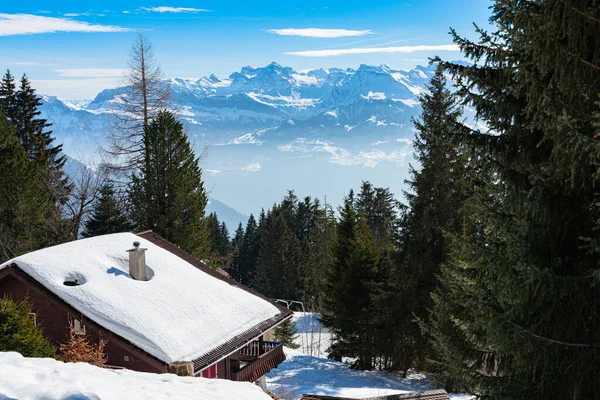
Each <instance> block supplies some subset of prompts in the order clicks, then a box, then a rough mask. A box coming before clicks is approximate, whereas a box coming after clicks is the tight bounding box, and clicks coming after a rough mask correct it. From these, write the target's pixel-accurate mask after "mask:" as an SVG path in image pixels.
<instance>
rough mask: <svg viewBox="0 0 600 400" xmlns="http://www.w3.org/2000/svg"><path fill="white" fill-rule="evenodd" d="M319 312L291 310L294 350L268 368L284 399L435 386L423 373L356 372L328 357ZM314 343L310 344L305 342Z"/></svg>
mask: <svg viewBox="0 0 600 400" xmlns="http://www.w3.org/2000/svg"><path fill="white" fill-rule="evenodd" d="M318 317H319V314H313V313H301V312H296V313H294V315H293V317H292V320H293V321H294V322H295V323H296V329H297V331H298V335H299V337H298V339H297V340H296V343H298V344H301V345H302V346H301V347H300V348H299V349H297V350H292V349H288V348H285V354H286V357H287V360H286V361H284V362H283V363H282V364H280V365H279V367H278V368H276V369H273V370H271V372H269V373H268V374H267V375H266V377H267V384H268V388H269V390H271V391H273V392H274V393H275V394H276V395H278V396H279V397H281V398H283V399H284V400H296V399H299V398H300V397H301V396H302V394H320V395H327V396H338V397H349V398H364V397H374V396H384V395H391V394H399V393H409V392H421V391H425V390H432V389H437V388H438V387H437V386H436V385H435V384H433V383H431V382H430V381H428V380H427V378H426V377H425V376H424V375H422V374H411V375H409V376H408V377H407V378H405V379H403V378H402V377H401V376H400V375H398V374H392V373H387V372H380V371H357V370H353V369H350V367H349V365H348V364H345V363H342V362H339V361H334V360H328V359H327V353H326V350H327V348H328V347H329V344H330V342H331V334H330V333H329V332H328V331H327V328H325V327H323V326H321V324H320V323H319V321H318ZM310 343H313V346H310V345H308V344H310ZM450 397H451V398H452V399H455V400H469V399H471V398H472V397H471V396H469V395H451V396H450Z"/></svg>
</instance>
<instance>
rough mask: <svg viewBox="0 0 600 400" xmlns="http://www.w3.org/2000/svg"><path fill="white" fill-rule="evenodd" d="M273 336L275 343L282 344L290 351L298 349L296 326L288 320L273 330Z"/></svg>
mask: <svg viewBox="0 0 600 400" xmlns="http://www.w3.org/2000/svg"><path fill="white" fill-rule="evenodd" d="M273 336H274V337H275V340H276V341H278V342H282V343H283V344H284V345H285V346H286V347H289V348H290V349H297V348H299V347H300V345H299V344H298V343H296V340H297V339H298V330H297V329H296V324H295V323H294V322H293V321H292V320H291V319H290V318H288V319H286V320H285V321H283V322H282V323H281V324H279V325H277V326H276V327H275V329H273Z"/></svg>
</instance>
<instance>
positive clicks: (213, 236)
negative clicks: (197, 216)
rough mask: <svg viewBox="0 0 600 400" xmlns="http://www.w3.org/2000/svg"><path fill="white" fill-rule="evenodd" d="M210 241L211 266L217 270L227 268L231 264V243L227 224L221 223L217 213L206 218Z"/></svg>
mask: <svg viewBox="0 0 600 400" xmlns="http://www.w3.org/2000/svg"><path fill="white" fill-rule="evenodd" d="M206 225H207V229H208V232H209V241H210V255H209V257H208V258H209V261H210V264H211V265H213V266H214V267H217V268H223V269H224V268H226V267H227V266H228V265H229V263H230V262H231V250H232V249H231V242H230V241H229V231H228V230H227V226H226V225H225V222H219V218H218V217H217V214H216V213H214V212H213V213H210V215H209V216H208V217H207V218H206Z"/></svg>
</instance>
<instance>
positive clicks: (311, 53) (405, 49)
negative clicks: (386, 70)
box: [284, 44, 459, 57]
mask: <svg viewBox="0 0 600 400" xmlns="http://www.w3.org/2000/svg"><path fill="white" fill-rule="evenodd" d="M417 51H459V48H458V45H456V44H442V45H437V46H425V45H421V46H396V47H357V48H353V49H331V50H307V51H290V52H286V53H284V54H289V55H292V56H301V57H331V56H342V55H346V54H372V53H414V52H417Z"/></svg>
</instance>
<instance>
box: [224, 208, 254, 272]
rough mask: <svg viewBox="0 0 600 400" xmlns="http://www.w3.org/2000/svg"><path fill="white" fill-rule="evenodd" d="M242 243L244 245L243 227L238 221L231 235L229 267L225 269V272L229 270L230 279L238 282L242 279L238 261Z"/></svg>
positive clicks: (239, 260)
mask: <svg viewBox="0 0 600 400" xmlns="http://www.w3.org/2000/svg"><path fill="white" fill-rule="evenodd" d="M253 218H254V217H253ZM243 245H244V227H243V226H242V223H241V222H240V224H239V226H238V228H237V229H236V231H235V236H234V237H233V240H232V241H231V248H232V250H231V264H230V265H229V268H228V269H227V272H229V276H230V277H231V279H233V280H235V281H237V282H240V281H241V279H242V276H241V268H240V262H241V250H242V246H243Z"/></svg>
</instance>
